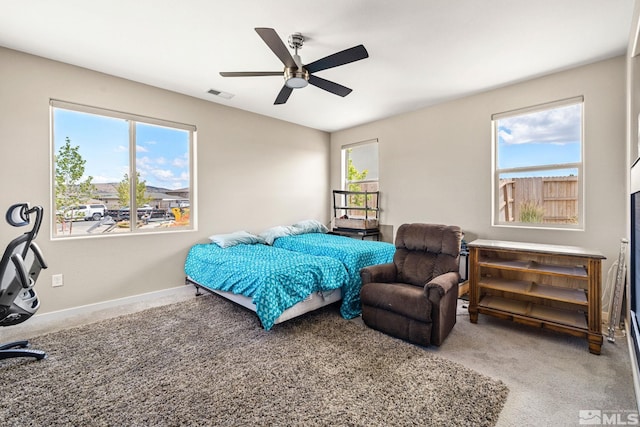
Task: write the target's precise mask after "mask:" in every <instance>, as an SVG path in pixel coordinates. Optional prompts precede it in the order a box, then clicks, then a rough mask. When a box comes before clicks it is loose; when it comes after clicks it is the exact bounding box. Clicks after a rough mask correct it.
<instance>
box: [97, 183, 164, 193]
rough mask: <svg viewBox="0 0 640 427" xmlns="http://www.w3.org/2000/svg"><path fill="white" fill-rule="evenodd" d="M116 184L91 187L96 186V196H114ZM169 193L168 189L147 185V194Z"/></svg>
mask: <svg viewBox="0 0 640 427" xmlns="http://www.w3.org/2000/svg"><path fill="white" fill-rule="evenodd" d="M118 184H119V183H118V182H109V183H104V184H93V185H95V186H96V189H97V190H98V194H116V193H117V192H118V191H117V190H116V187H117V185H118ZM170 191H172V190H170V189H169V188H162V187H154V186H152V185H147V193H167V192H170ZM174 191H175V190H174Z"/></svg>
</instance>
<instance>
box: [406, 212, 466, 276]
mask: <svg viewBox="0 0 640 427" xmlns="http://www.w3.org/2000/svg"><path fill="white" fill-rule="evenodd" d="M461 241H462V231H461V230H460V227H458V226H453V225H441V224H420V223H416V224H403V225H401V226H400V227H399V228H398V232H397V233H396V244H395V245H396V253H395V255H394V257H393V263H394V264H395V265H396V269H397V271H398V280H399V281H401V282H403V283H409V284H412V285H415V286H424V284H425V283H427V282H429V281H430V280H431V279H433V278H434V277H436V276H439V275H441V274H444V273H448V272H451V271H454V272H457V271H458V269H459V267H458V261H459V257H460V242H461Z"/></svg>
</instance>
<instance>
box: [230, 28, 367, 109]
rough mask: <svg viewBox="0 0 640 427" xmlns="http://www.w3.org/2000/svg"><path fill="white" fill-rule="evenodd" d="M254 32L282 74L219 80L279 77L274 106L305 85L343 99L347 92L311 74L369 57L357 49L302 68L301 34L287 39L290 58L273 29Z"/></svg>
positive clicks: (243, 74) (242, 73)
mask: <svg viewBox="0 0 640 427" xmlns="http://www.w3.org/2000/svg"><path fill="white" fill-rule="evenodd" d="M255 30H256V32H257V33H258V35H259V36H260V37H261V38H262V40H263V41H264V42H265V43H266V44H267V46H269V48H270V49H271V50H272V51H273V53H275V54H276V56H277V57H278V58H279V59H280V61H282V63H283V64H284V71H235V72H221V73H220V75H221V76H222V77H258V76H283V77H284V86H282V89H281V90H280V93H279V94H278V96H277V97H276V101H275V102H274V104H284V103H285V102H287V100H288V99H289V96H290V95H291V92H293V89H299V88H303V87H305V86H307V84H309V83H310V84H312V85H314V86H316V87H319V88H320V89H324V90H326V91H327V92H331V93H333V94H336V95H339V96H343V97H344V96H347V95H349V94H350V93H351V89H349V88H348V87H345V86H342V85H339V84H338V83H334V82H332V81H330V80H326V79H323V78H321V77H318V76H315V75H314V74H313V73H315V72H317V71H322V70H326V69H328V68H333V67H338V66H340V65H345V64H348V63H350V62H355V61H359V60H361V59H365V58H368V57H369V53H367V50H366V49H365V48H364V46H363V45H358V46H354V47H352V48H350V49H345V50H343V51H340V52H337V53H334V54H333V55H329V56H325V57H324V58H322V59H318V60H317V61H314V62H312V63H310V64H307V65H303V64H302V60H301V59H300V56H299V55H298V49H301V48H302V44H303V43H304V37H303V36H302V34H300V33H294V34H292V35H291V36H289V46H290V47H291V49H294V55H293V56H291V54H290V53H289V50H288V49H287V47H286V46H285V45H284V43H283V42H282V40H281V39H280V37H279V36H278V33H276V31H275V30H274V29H273V28H256V29H255Z"/></svg>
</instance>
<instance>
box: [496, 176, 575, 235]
mask: <svg viewBox="0 0 640 427" xmlns="http://www.w3.org/2000/svg"><path fill="white" fill-rule="evenodd" d="M499 197H500V220H501V221H505V222H536V223H547V224H576V223H577V222H578V177H577V176H555V177H536V178H510V179H501V180H500V191H499Z"/></svg>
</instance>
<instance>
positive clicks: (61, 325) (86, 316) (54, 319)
mask: <svg viewBox="0 0 640 427" xmlns="http://www.w3.org/2000/svg"><path fill="white" fill-rule="evenodd" d="M194 296H195V289H194V288H193V286H185V285H181V286H178V287H175V288H169V289H163V290H161V291H154V292H148V293H145V294H140V295H133V296H130V297H125V298H118V299H114V300H109V301H102V302H98V303H94V304H87V305H82V306H78V307H73V308H69V309H65V310H59V311H52V312H49V313H43V314H39V313H36V314H35V315H34V316H33V317H31V318H30V319H28V320H27V321H26V322H24V323H20V324H19V325H15V326H9V327H6V328H0V338H1V339H0V341H1V342H6V341H13V340H18V339H27V338H29V337H33V336H37V335H42V334H45V333H49V332H54V331H58V330H61V329H66V328H71V327H75V326H80V325H84V324H87V323H92V322H97V321H99V320H103V319H109V318H113V317H117V316H122V315H124V314H129V313H134V312H136V311H140V310H144V309H146V308H150V307H156V306H160V305H166V304H171V303H173V302H177V301H182V300H185V299H188V298H193V297H194Z"/></svg>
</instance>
